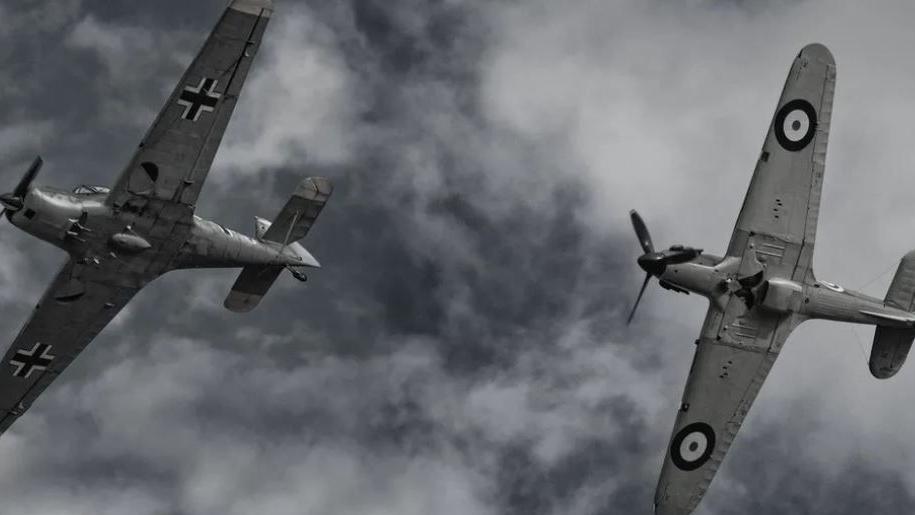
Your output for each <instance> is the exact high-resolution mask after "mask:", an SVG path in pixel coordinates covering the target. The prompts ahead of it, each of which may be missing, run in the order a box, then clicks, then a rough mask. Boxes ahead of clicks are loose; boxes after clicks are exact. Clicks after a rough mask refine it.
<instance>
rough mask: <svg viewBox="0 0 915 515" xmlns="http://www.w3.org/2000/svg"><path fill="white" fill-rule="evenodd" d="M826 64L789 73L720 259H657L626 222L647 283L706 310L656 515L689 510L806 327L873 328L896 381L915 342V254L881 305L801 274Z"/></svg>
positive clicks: (807, 248) (822, 145) (801, 65)
mask: <svg viewBox="0 0 915 515" xmlns="http://www.w3.org/2000/svg"><path fill="white" fill-rule="evenodd" d="M835 81H836V65H835V61H834V60H833V57H832V55H831V54H830V52H829V50H827V49H826V47H824V46H822V45H819V44H812V45H808V46H806V47H804V48H803V49H802V50H801V52H800V54H798V56H797V58H796V59H795V60H794V63H793V64H792V66H791V69H790V71H789V73H788V78H787V80H786V81H785V86H784V89H783V90H782V95H781V98H780V100H779V102H778V105H777V106H776V109H775V116H774V117H773V120H772V123H771V125H770V126H769V132H768V134H767V135H766V139H765V141H764V142H763V147H762V151H761V152H760V154H759V159H758V161H757V163H756V169H755V171H754V172H753V177H752V179H751V181H750V187H749V190H748V192H747V195H746V198H745V199H744V202H743V206H742V208H741V210H740V214H739V215H738V216H737V223H736V225H735V227H734V231H733V233H732V234H731V240H730V243H729V244H728V249H727V252H726V253H725V255H724V257H718V256H712V255H709V254H705V253H703V252H702V250H701V249H695V248H690V247H684V246H682V245H675V246H672V247H670V248H669V249H666V250H656V249H655V247H654V245H653V243H652V240H651V237H650V236H649V234H648V229H647V227H646V226H645V223H644V221H643V220H642V218H641V217H640V216H639V215H638V213H636V212H635V211H631V212H630V216H631V219H632V225H633V227H634V228H635V232H636V234H637V236H638V239H639V242H640V244H641V247H642V250H643V251H644V254H642V255H641V256H640V257H639V258H638V264H639V266H640V267H641V268H642V269H643V270H644V271H645V272H646V273H647V275H646V276H645V282H644V283H643V284H642V289H641V290H640V292H639V296H638V298H637V299H636V303H635V306H634V307H633V309H632V312H631V313H630V316H629V319H630V320H631V319H632V315H633V314H634V313H635V308H636V307H638V303H639V300H641V297H642V293H644V291H645V287H646V286H647V284H648V282H649V280H650V279H651V278H652V277H656V278H658V280H659V282H660V285H661V286H662V287H664V288H667V289H669V290H673V291H675V292H683V293H690V292H692V293H696V294H699V295H702V296H704V297H707V298H708V300H709V308H708V312H707V314H706V316H705V322H704V323H703V324H702V329H701V330H700V333H699V338H698V339H697V340H696V352H695V356H694V358H693V364H692V366H691V367H690V371H689V376H688V378H687V380H686V387H685V391H684V393H683V399H682V402H681V404H680V409H679V412H678V413H677V418H676V422H675V423H674V429H673V433H672V436H671V440H670V446H669V447H668V450H667V453H666V456H665V459H664V465H663V468H662V470H661V477H660V480H659V482H658V487H657V491H656V493H655V512H656V513H657V514H658V515H685V514H687V513H690V512H692V511H693V509H695V507H696V506H697V505H698V504H699V501H700V500H701V499H702V496H703V494H704V493H705V492H706V490H707V489H708V487H709V484H710V483H711V481H712V478H713V477H714V476H715V472H716V471H717V470H718V467H719V465H721V461H722V460H723V459H724V456H725V453H727V451H728V448H729V447H730V445H731V442H732V441H733V440H734V437H735V436H736V435H737V431H738V429H740V426H741V424H742V423H743V420H744V417H746V415H747V411H748V410H749V409H750V406H751V405H752V404H753V400H754V399H755V398H756V394H757V393H758V392H759V389H760V387H761V386H762V384H763V382H764V381H765V379H766V376H767V374H768V373H769V370H770V369H771V368H772V365H773V364H774V363H775V359H776V358H777V357H778V355H779V352H780V351H781V350H782V346H783V345H784V343H785V340H786V339H787V338H788V335H789V334H790V333H791V331H792V330H793V329H794V328H795V327H797V326H798V325H799V324H800V323H801V322H804V321H805V320H809V319H826V320H836V321H840V322H851V323H857V324H870V325H875V326H876V331H875V334H874V342H873V347H872V349H871V355H870V362H869V367H870V371H871V373H872V374H873V375H874V376H875V377H877V378H880V379H885V378H889V377H891V376H893V375H894V374H895V373H896V372H897V371H899V369H900V367H901V366H902V364H903V362H904V361H905V358H906V355H907V354H908V352H909V348H910V347H911V345H912V340H913V339H915V313H913V307H915V251H913V252H910V253H909V254H906V255H905V256H904V257H903V258H902V260H901V262H900V264H899V267H898V269H897V271H896V275H895V276H894V278H893V281H892V283H891V284H890V287H889V291H888V292H887V294H886V298H885V299H883V300H880V299H876V298H873V297H869V296H867V295H864V294H861V293H858V292H854V291H851V290H846V289H844V288H842V287H841V286H838V285H836V284H833V283H829V282H826V281H820V280H817V279H816V277H815V275H814V273H813V270H812V268H811V259H812V257H813V248H814V241H815V239H816V228H817V216H818V213H819V208H820V193H821V189H822V186H823V173H824V165H825V161H826V141H827V139H828V136H829V122H830V118H831V116H832V100H833V93H834V91H835Z"/></svg>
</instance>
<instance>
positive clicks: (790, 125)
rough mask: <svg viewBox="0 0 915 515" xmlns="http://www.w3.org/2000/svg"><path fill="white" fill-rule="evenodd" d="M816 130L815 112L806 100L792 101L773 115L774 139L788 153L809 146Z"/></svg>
mask: <svg viewBox="0 0 915 515" xmlns="http://www.w3.org/2000/svg"><path fill="white" fill-rule="evenodd" d="M816 128H817V112H816V110H815V109H814V108H813V106H812V105H810V102H808V101H806V100H803V99H800V98H798V99H795V100H792V101H790V102H788V103H786V104H785V105H783V106H782V108H781V109H779V110H778V112H777V113H775V123H774V124H773V130H774V131H775V139H776V140H778V144H779V145H781V146H782V148H784V149H785V150H787V151H789V152H797V151H798V150H801V149H803V148H804V147H806V146H807V145H809V144H810V142H811V141H813V136H814V135H815V134H816Z"/></svg>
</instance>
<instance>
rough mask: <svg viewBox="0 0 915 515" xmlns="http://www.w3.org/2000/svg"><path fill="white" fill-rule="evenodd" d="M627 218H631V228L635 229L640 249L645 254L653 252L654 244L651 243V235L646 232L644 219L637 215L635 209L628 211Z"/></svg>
mask: <svg viewBox="0 0 915 515" xmlns="http://www.w3.org/2000/svg"><path fill="white" fill-rule="evenodd" d="M629 218H631V219H632V228H633V229H635V235H636V236H638V238H639V244H640V245H642V250H643V251H644V252H645V253H646V254H648V253H650V252H654V244H653V243H651V235H650V234H648V227H647V226H645V221H644V220H642V217H641V216H639V214H638V213H637V212H636V210H635V209H633V210H632V211H629Z"/></svg>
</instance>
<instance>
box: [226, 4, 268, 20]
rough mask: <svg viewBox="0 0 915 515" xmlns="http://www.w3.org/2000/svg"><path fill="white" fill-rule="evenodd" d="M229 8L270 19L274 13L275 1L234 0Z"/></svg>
mask: <svg viewBox="0 0 915 515" xmlns="http://www.w3.org/2000/svg"><path fill="white" fill-rule="evenodd" d="M229 8H230V9H234V10H236V11H240V12H243V13H246V14H253V15H256V16H265V17H270V15H271V14H272V13H273V0H232V3H231V4H229Z"/></svg>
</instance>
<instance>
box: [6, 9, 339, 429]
mask: <svg viewBox="0 0 915 515" xmlns="http://www.w3.org/2000/svg"><path fill="white" fill-rule="evenodd" d="M272 12H273V8H272V2H271V1H270V0H234V1H233V2H232V3H231V4H230V5H229V7H228V8H227V9H226V10H225V13H224V14H223V15H222V18H221V19H220V20H219V22H218V23H217V24H216V27H215V29H214V30H213V32H212V33H211V34H210V36H209V38H208V39H207V41H206V43H205V44H204V46H203V48H202V49H201V51H200V53H199V54H198V55H197V57H196V58H195V59H194V61H193V63H192V64H191V65H190V67H189V68H188V69H187V71H186V72H185V74H184V76H183V77H182V78H181V80H180V81H179V82H178V85H177V87H176V88H175V90H174V92H173V93H172V94H171V96H170V97H169V98H168V101H167V102H166V104H165V106H164V107H163V108H162V110H161V111H160V113H159V115H158V117H157V118H156V120H155V121H154V122H153V124H152V127H151V128H150V129H149V131H148V132H147V134H146V136H145V137H144V138H143V140H142V142H141V143H140V146H139V148H138V149H137V151H136V153H135V154H134V156H133V159H132V160H131V161H130V163H129V164H128V166H127V168H126V169H125V170H124V171H123V172H122V173H121V175H120V176H119V177H118V179H117V180H116V181H115V183H114V186H113V187H112V188H110V189H109V188H105V187H101V186H79V187H77V188H76V189H73V190H72V191H63V190H58V189H53V188H47V187H37V186H33V185H32V182H33V180H34V179H35V176H36V175H37V174H38V170H39V169H40V168H41V164H42V161H41V158H37V159H36V160H35V162H34V163H33V164H32V166H31V167H30V168H29V169H28V171H27V172H26V174H25V176H24V177H23V178H22V180H21V181H19V184H18V185H17V186H16V187H15V189H13V191H12V192H10V193H7V194H4V195H2V196H0V204H2V206H3V214H4V215H5V216H6V218H7V219H8V220H9V221H10V222H12V224H13V225H15V226H16V227H18V228H20V229H22V230H23V231H25V232H27V233H29V234H31V235H33V236H35V237H38V238H40V239H42V240H44V241H47V242H49V243H51V244H52V245H55V246H57V247H59V248H61V249H63V250H65V251H66V252H67V253H68V254H69V260H68V261H67V262H66V264H64V266H63V268H62V269H61V270H60V272H58V274H57V277H56V278H55V279H54V282H53V283H52V284H51V286H50V287H49V288H48V290H47V291H46V292H45V294H44V296H43V297H42V299H41V301H40V302H39V304H38V306H37V307H36V308H35V311H34V313H32V317H31V318H30V319H29V321H28V322H26V324H25V326H24V327H23V328H22V330H21V331H20V332H19V335H18V336H17V337H16V339H15V340H14V341H13V344H12V345H11V346H10V348H9V350H8V351H7V353H6V355H5V356H4V358H3V362H2V363H0V433H2V432H3V431H6V429H7V428H9V427H10V425H11V424H12V423H13V422H14V421H15V420H16V419H17V418H18V417H19V416H21V415H22V414H23V413H24V412H25V411H26V410H27V409H28V408H29V406H30V405H31V404H32V402H33V401H34V400H35V399H36V398H37V397H38V395H39V394H41V392H42V391H44V389H45V388H47V387H48V385H50V384H51V382H52V381H53V380H54V379H55V378H56V377H57V376H58V375H60V374H61V372H63V371H64V369H65V368H66V367H67V365H69V364H70V363H71V362H72V361H73V360H74V359H75V358H76V356H77V355H78V354H79V353H80V351H82V350H83V349H84V348H85V347H86V345H88V344H89V342H90V341H92V339H93V338H94V337H95V336H96V335H97V334H98V333H99V332H100V331H101V330H102V329H103V328H104V327H105V326H106V325H107V324H108V322H109V321H111V319H112V318H114V316H115V315H116V314H117V313H118V312H119V311H120V310H121V309H122V308H123V307H124V306H125V305H126V304H127V302H128V301H129V300H130V299H131V298H132V297H133V296H134V295H135V294H136V293H137V292H138V291H139V290H140V289H141V288H143V286H144V285H146V284H147V283H149V282H150V281H152V280H153V279H155V278H156V277H158V276H160V275H162V274H164V273H165V272H168V271H170V270H175V269H182V268H205V267H242V272H241V275H239V277H238V280H237V281H236V282H235V284H234V286H233V287H232V290H231V292H230V293H229V295H228V297H227V298H226V300H225V306H226V308H228V309H230V310H233V311H238V312H242V311H248V310H250V309H252V308H254V306H256V305H257V303H258V302H259V301H260V299H261V297H262V296H263V295H264V294H265V293H266V292H267V290H268V289H269V288H270V286H271V285H272V284H273V282H274V281H275V280H276V278H277V277H278V276H279V275H280V273H282V271H283V270H289V271H291V273H292V275H293V276H294V277H296V278H297V279H299V280H303V281H304V280H305V279H306V277H305V275H304V274H303V272H302V269H303V268H305V267H319V266H320V265H319V264H318V261H317V260H315V258H314V257H312V255H311V254H309V253H308V251H306V250H305V248H304V247H302V246H301V245H300V244H299V243H297V241H298V240H300V239H302V238H304V237H305V235H306V234H307V233H308V230H309V229H310V227H311V226H312V224H313V223H314V222H315V220H316V219H317V217H318V214H319V213H320V212H321V209H322V207H323V206H324V203H325V202H326V201H327V199H328V198H329V196H330V194H331V191H332V187H331V184H330V182H329V181H328V180H327V179H323V178H309V179H306V180H305V181H303V182H302V183H301V184H299V186H298V187H297V188H296V190H295V192H294V193H293V194H292V197H291V199H290V200H289V201H288V202H287V203H286V205H285V207H283V208H282V210H281V211H280V213H279V215H278V216H277V217H276V218H275V219H274V221H273V223H272V224H271V223H270V222H268V221H267V220H264V219H261V218H256V220H255V222H256V223H255V236H254V237H253V238H252V237H249V236H245V235H243V234H239V233H237V232H235V231H233V230H230V229H227V228H225V227H223V226H221V225H219V224H217V223H214V222H211V221H208V220H204V219H202V218H199V217H197V216H195V215H194V208H195V203H196V201H197V196H198V195H199V194H200V189H201V188H202V187H203V183H204V180H205V179H206V177H207V173H208V172H209V171H210V166H211V165H212V163H213V158H214V156H215V154H216V150H217V149H218V147H219V143H220V141H221V140H222V137H223V133H224V132H225V130H226V126H227V124H228V122H229V118H230V117H231V115H232V111H233V110H234V109H235V104H236V103H237V102H238V95H239V92H240V91H241V89H242V85H243V84H244V82H245V77H246V76H247V75H248V70H249V69H250V67H251V63H252V61H253V59H254V56H255V54H256V53H257V51H258V49H259V48H260V45H261V39H262V37H263V35H264V31H265V29H266V27H267V23H268V21H269V20H270V17H271V14H272Z"/></svg>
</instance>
